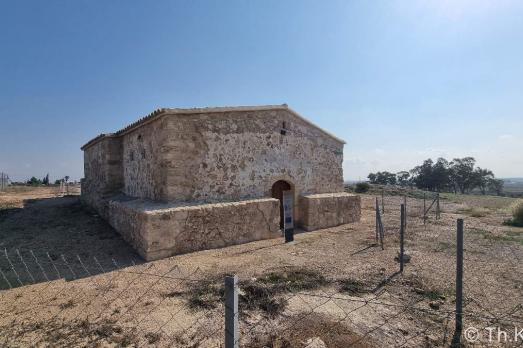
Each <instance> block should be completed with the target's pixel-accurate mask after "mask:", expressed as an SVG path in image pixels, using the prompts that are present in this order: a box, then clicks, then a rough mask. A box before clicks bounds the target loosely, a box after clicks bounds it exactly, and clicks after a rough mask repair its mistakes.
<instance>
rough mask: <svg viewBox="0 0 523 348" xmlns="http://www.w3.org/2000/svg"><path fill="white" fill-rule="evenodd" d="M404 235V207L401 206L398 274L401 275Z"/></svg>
mask: <svg viewBox="0 0 523 348" xmlns="http://www.w3.org/2000/svg"><path fill="white" fill-rule="evenodd" d="M404 235H405V205H404V204H402V205H401V224H400V272H401V273H403V264H404V262H405V260H404V254H405V248H404V239H405V238H404Z"/></svg>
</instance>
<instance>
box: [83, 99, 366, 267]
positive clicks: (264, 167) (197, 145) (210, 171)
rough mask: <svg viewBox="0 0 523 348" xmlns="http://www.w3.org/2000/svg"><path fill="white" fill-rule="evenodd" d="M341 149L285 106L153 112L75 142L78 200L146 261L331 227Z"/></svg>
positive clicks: (351, 206)
mask: <svg viewBox="0 0 523 348" xmlns="http://www.w3.org/2000/svg"><path fill="white" fill-rule="evenodd" d="M343 146H344V142H343V141H342V140H340V139H338V138H336V137H334V136H333V135H331V134H329V133H327V132H326V131H324V130H322V129H321V128H319V127H317V126H315V125H314V124H312V123H311V122H309V121H307V120H306V119H304V118H303V117H301V116H300V115H299V114H297V113H296V112H295V111H293V110H291V109H290V108H289V107H288V106H287V105H269V106H253V107H220V108H195V109H159V110H156V111H154V112H153V113H151V114H149V115H148V116H146V117H144V118H142V119H140V120H138V121H137V122H134V123H132V124H131V125H129V126H127V127H125V128H123V129H121V130H119V131H117V132H115V133H110V134H101V135H99V136H97V137H95V138H94V139H92V140H90V141H89V142H88V143H87V144H85V145H84V146H83V147H82V150H83V151H84V173H85V178H84V179H83V180H82V200H83V201H84V202H85V203H86V204H88V205H90V206H92V207H93V208H94V209H96V210H97V211H98V212H99V213H100V215H101V216H103V217H104V218H105V219H106V220H107V221H108V222H109V223H110V224H111V225H112V226H113V227H114V228H115V229H116V230H117V231H118V232H119V233H120V234H121V235H122V236H123V237H124V239H125V240H127V241H128V242H129V243H130V244H132V245H133V246H134V247H135V249H136V250H137V251H138V252H139V253H140V255H141V256H142V257H143V258H145V259H146V260H153V259H159V258H163V257H167V256H171V255H174V254H179V253H186V252H191V251H196V250H203V249H210V248H218V247H224V246H227V245H233V244H240V243H246V242H250V241H254V240H260V239H268V238H277V237H281V228H282V227H283V219H284V214H290V216H291V217H292V219H291V220H292V223H293V224H294V225H295V226H298V227H301V228H303V229H304V230H306V231H310V230H314V229H320V228H327V227H332V226H337V225H340V224H345V223H350V222H355V221H358V220H359V218H360V200H359V197H358V196H355V195H350V194H347V193H344V192H343V170H342V160H343ZM284 193H285V194H286V195H287V197H291V204H290V208H287V209H288V210H286V211H284V210H283V201H282V197H283V195H284ZM285 216H286V218H285V220H286V221H287V222H288V218H287V215H285Z"/></svg>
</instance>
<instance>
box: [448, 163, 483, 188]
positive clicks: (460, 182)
mask: <svg viewBox="0 0 523 348" xmlns="http://www.w3.org/2000/svg"><path fill="white" fill-rule="evenodd" d="M475 164H476V160H475V159H474V157H464V158H454V159H453V160H452V162H450V177H451V180H452V183H453V185H454V188H455V190H456V189H457V190H459V192H460V193H466V192H469V191H470V190H472V189H473V188H474V187H475V186H476V183H477V176H476V175H475V174H474V165H475Z"/></svg>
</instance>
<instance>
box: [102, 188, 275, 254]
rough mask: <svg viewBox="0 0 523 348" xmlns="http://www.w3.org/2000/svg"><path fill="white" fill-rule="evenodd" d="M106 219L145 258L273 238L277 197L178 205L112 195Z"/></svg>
mask: <svg viewBox="0 0 523 348" xmlns="http://www.w3.org/2000/svg"><path fill="white" fill-rule="evenodd" d="M108 206H109V223H110V224H111V225H112V226H113V227H114V228H115V229H116V230H117V231H118V232H119V233H120V234H121V235H122V236H123V237H124V239H125V240H126V241H127V242H129V243H130V244H131V245H133V246H134V248H135V249H136V250H137V251H138V253H139V254H140V255H141V256H142V257H143V258H144V259H145V260H148V261H149V260H156V259H161V258H164V257H168V256H172V255H175V254H181V253H187V252H192V251H197V250H205V249H214V248H221V247H225V246H228V245H235V244H242V243H247V242H251V241H255V240H261V239H270V238H277V237H280V236H281V233H280V229H279V218H280V216H279V201H278V200H277V199H273V198H267V199H256V200H248V201H239V202H232V203H218V204H200V205H181V204H169V203H153V202H150V201H146V200H143V199H133V200H128V199H115V200H111V201H110V202H109V204H108Z"/></svg>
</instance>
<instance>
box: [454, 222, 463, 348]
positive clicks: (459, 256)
mask: <svg viewBox="0 0 523 348" xmlns="http://www.w3.org/2000/svg"><path fill="white" fill-rule="evenodd" d="M462 330H463V219H458V223H457V234H456V329H455V331H454V337H453V339H452V346H453V347H458V346H460V342H461V333H462Z"/></svg>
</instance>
